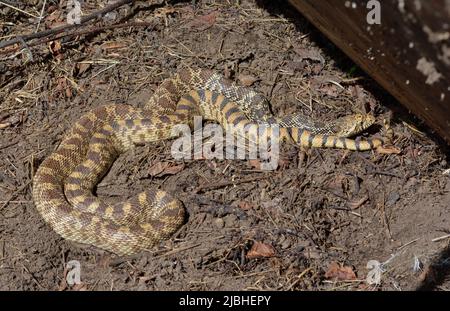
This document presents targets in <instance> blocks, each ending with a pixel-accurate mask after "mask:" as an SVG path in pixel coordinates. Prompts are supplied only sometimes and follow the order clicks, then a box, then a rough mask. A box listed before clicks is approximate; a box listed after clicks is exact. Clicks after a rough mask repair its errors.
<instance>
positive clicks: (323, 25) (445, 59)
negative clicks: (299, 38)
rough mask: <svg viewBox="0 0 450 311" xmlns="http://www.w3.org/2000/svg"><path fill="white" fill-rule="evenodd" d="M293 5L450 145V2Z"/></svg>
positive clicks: (303, 1)
mask: <svg viewBox="0 0 450 311" xmlns="http://www.w3.org/2000/svg"><path fill="white" fill-rule="evenodd" d="M289 1H290V3H291V4H292V5H293V6H294V7H296V8H297V9H298V11H300V13H302V14H303V15H304V16H305V17H306V18H307V19H309V20H310V21H311V22H312V23H313V24H314V25H315V26H316V27H317V28H318V29H319V30H320V31H321V32H322V33H324V34H325V35H326V36H327V37H328V38H329V39H330V40H331V41H333V42H334V44H336V45H337V46H338V47H339V48H340V49H342V50H343V51H344V52H345V53H346V54H347V55H348V56H349V57H350V58H352V59H353V61H354V62H355V63H357V64H358V65H359V66H360V67H361V68H362V69H364V70H365V71H366V72H367V73H368V74H369V75H370V76H372V77H373V78H374V79H375V80H376V81H377V82H378V83H379V84H380V85H381V86H382V87H383V88H385V89H386V90H387V91H388V92H390V93H391V94H392V95H393V96H394V97H396V98H397V100H398V101H399V102H400V103H402V104H403V105H404V106H406V107H407V108H408V109H409V110H410V111H411V112H413V113H414V114H416V115H417V116H419V117H420V118H422V119H423V120H424V121H425V122H426V123H427V124H428V125H429V126H430V127H431V128H432V129H434V130H435V131H436V132H437V133H438V134H440V135H441V136H442V137H443V138H444V139H445V140H446V141H447V142H448V143H450V1H449V0H382V1H381V0H380V1H373V0H372V1H364V0H353V1H346V0H289ZM377 4H379V7H380V11H379V13H380V15H379V16H378V15H377ZM377 17H379V18H380V20H379V22H380V23H379V24H377V23H372V22H377V21H376V18H377ZM368 18H369V19H368ZM369 22H371V23H369Z"/></svg>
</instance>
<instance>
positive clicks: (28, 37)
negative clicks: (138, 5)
mask: <svg viewBox="0 0 450 311" xmlns="http://www.w3.org/2000/svg"><path fill="white" fill-rule="evenodd" d="M133 1H135V0H118V1H117V2H114V3H112V4H110V5H108V6H106V7H104V8H103V9H101V10H98V11H95V12H93V13H92V14H89V15H86V16H84V17H82V18H81V20H80V24H73V25H71V24H65V25H62V26H59V27H55V28H53V29H48V30H43V31H40V32H36V33H33V34H28V35H23V36H21V37H22V38H23V40H25V41H28V40H32V39H37V38H42V37H47V36H50V35H55V34H58V33H61V32H63V31H66V30H68V29H72V28H75V27H77V26H79V25H82V24H84V23H86V22H88V21H90V20H92V19H96V18H98V17H100V16H102V15H104V14H106V13H108V12H111V11H113V10H115V9H117V8H118V7H120V6H122V5H125V4H128V3H131V2H133ZM34 17H36V18H38V17H37V16H34ZM19 42H20V39H19V38H14V39H11V40H8V41H3V42H0V49H1V48H4V47H7V46H10V45H13V44H16V43H19Z"/></svg>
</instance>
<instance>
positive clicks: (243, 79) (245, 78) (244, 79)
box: [237, 74, 259, 86]
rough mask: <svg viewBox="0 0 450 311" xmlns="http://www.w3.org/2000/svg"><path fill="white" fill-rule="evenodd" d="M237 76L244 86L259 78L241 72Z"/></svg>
mask: <svg viewBox="0 0 450 311" xmlns="http://www.w3.org/2000/svg"><path fill="white" fill-rule="evenodd" d="M237 78H238V80H239V81H240V82H241V83H242V85H244V86H251V85H252V84H253V83H255V82H256V81H258V80H259V79H258V78H256V77H254V76H251V75H243V74H239V76H238V77H237Z"/></svg>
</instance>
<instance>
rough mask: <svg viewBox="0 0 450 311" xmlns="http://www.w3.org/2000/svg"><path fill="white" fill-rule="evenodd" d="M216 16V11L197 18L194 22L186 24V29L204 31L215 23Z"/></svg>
mask: <svg viewBox="0 0 450 311" xmlns="http://www.w3.org/2000/svg"><path fill="white" fill-rule="evenodd" d="M217 15H218V11H214V12H211V13H209V14H206V15H203V16H198V17H197V18H196V19H195V20H193V21H192V22H190V23H188V24H187V27H189V28H196V29H197V30H200V31H203V30H206V29H208V28H210V27H211V26H213V25H214V24H215V23H216V18H217Z"/></svg>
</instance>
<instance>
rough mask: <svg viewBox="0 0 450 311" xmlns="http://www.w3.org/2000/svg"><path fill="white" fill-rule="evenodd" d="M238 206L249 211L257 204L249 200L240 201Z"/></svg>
mask: <svg viewBox="0 0 450 311" xmlns="http://www.w3.org/2000/svg"><path fill="white" fill-rule="evenodd" d="M237 206H238V207H239V208H240V209H242V210H244V211H248V210H251V209H252V208H255V205H254V204H253V203H250V202H248V201H239V202H238V204H237Z"/></svg>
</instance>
